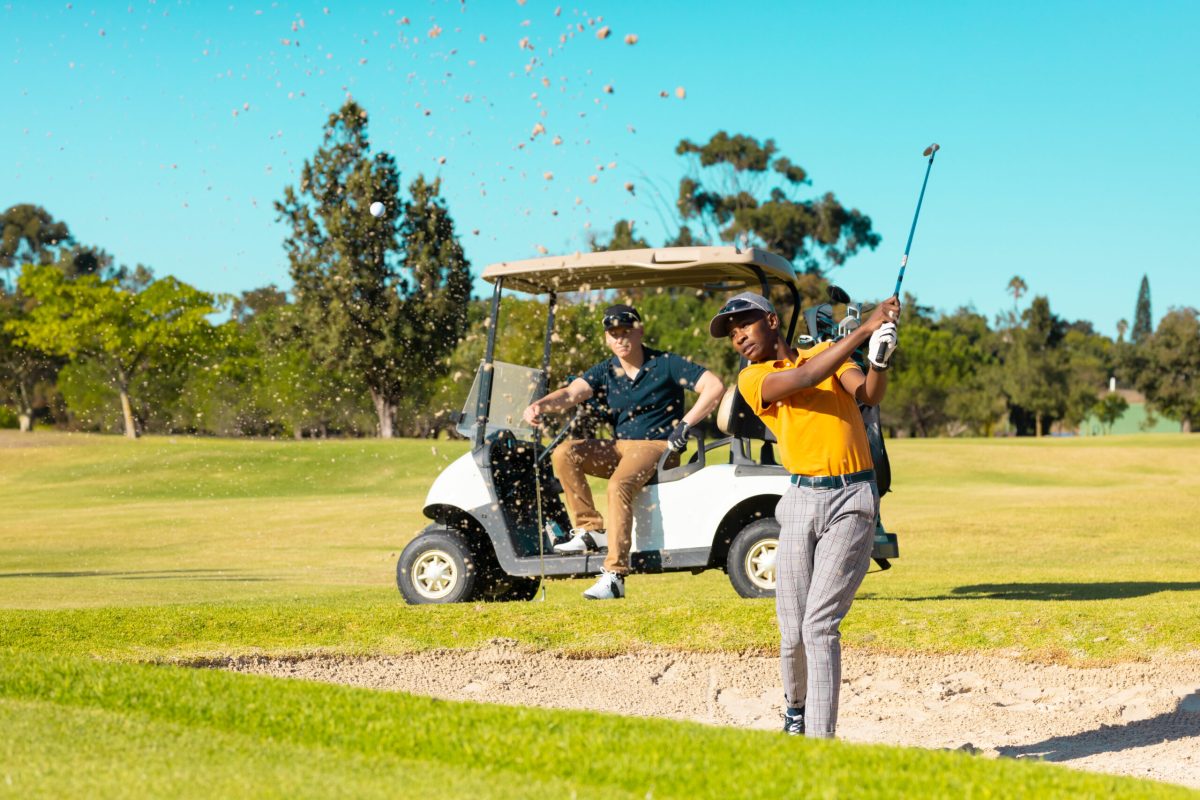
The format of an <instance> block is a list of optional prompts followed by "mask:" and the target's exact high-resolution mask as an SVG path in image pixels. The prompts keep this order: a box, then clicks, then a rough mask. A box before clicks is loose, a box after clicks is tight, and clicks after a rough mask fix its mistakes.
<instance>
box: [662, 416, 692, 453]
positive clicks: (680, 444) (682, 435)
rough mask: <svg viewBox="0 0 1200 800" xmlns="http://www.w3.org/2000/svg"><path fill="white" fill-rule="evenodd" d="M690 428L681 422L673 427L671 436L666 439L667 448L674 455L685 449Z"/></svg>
mask: <svg viewBox="0 0 1200 800" xmlns="http://www.w3.org/2000/svg"><path fill="white" fill-rule="evenodd" d="M691 428H692V426H691V425H688V424H687V423H686V422H681V423H679V424H678V425H676V426H675V430H673V431H671V435H670V436H668V437H667V447H669V448H671V450H672V451H674V452H676V453H682V452H683V451H684V450H686V449H687V444H688V431H689V430H691Z"/></svg>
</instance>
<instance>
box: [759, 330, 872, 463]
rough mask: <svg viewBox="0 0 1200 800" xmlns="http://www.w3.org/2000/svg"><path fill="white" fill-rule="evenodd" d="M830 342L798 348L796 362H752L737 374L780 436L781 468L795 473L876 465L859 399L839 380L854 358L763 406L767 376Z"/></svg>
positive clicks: (770, 425) (792, 364) (824, 347)
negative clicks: (807, 384)
mask: <svg viewBox="0 0 1200 800" xmlns="http://www.w3.org/2000/svg"><path fill="white" fill-rule="evenodd" d="M832 344H833V343H832V342H822V343H820V344H818V345H814V346H813V347H812V348H810V349H808V350H802V351H800V355H799V358H798V360H797V361H795V362H792V361H764V362H762V363H760V364H751V365H750V366H748V367H746V368H745V369H744V370H742V372H741V374H740V375H738V391H740V392H741V393H742V397H743V398H745V400H746V402H747V403H748V404H749V405H750V408H751V409H753V410H754V413H756V414H758V416H759V417H760V418H761V419H762V421H763V423H765V424H766V426H767V428H769V429H770V431H771V432H772V433H774V434H775V438H776V439H778V440H779V449H780V451H781V453H780V458H781V460H782V461H783V466H784V468H786V469H787V471H788V472H790V473H792V474H793V475H845V474H848V473H851V472H861V471H862V470H864V469H872V468H873V466H874V465H873V463H872V461H871V448H870V446H869V445H868V444H867V431H866V428H865V426H864V425H863V419H862V414H861V413H860V412H859V410H858V403H856V402H855V400H854V398H853V397H852V396H851V395H850V393H849V392H847V391H846V389H845V388H844V387H843V386H842V383H841V381H840V380H838V379H839V378H840V377H841V376H842V375H843V374H844V373H845V372H846V370H850V369H858V366H857V365H855V363H854V362H853V361H849V360H847V361H846V363H845V364H842V365H841V366H840V367H838V368H837V372H835V373H834V374H833V375H831V376H829V377H828V378H826V379H825V380H823V381H821V383H819V384H817V385H816V386H813V387H810V388H808V389H800V390H799V391H796V392H793V393H792V394H790V395H788V396H787V397H784V398H783V399H781V400H777V401H775V402H774V403H772V404H771V405H770V406H768V407H765V408H764V407H763V403H762V385H763V381H764V380H766V378H767V376H768V375H770V374H772V373H775V372H782V371H784V370H787V369H793V368H794V367H798V366H799V365H801V364H803V363H804V362H805V361H808V360H809V359H811V358H812V357H813V356H815V355H817V354H818V353H821V352H823V351H824V350H826V349H828V348H829V347H831V346H832Z"/></svg>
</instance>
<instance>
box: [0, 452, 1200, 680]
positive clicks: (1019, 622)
mask: <svg viewBox="0 0 1200 800" xmlns="http://www.w3.org/2000/svg"><path fill="white" fill-rule="evenodd" d="M891 449H892V460H893V466H894V469H895V473H896V480H895V491H894V493H893V494H891V495H889V496H888V497H887V498H885V500H884V506H883V511H884V521H885V523H886V524H887V526H888V527H889V529H892V530H895V531H898V532H899V533H900V536H901V556H902V557H901V558H900V559H899V560H898V561H897V562H895V566H894V568H893V569H892V570H891V571H889V572H886V573H882V574H872V575H869V576H868V577H867V579H866V582H865V583H864V585H863V588H862V590H861V592H860V594H859V599H858V601H857V602H856V603H855V606H854V608H853V609H852V611H851V613H850V616H849V617H848V619H847V621H846V624H845V627H844V631H845V640H846V642H847V644H848V645H850V646H857V647H867V648H872V649H878V650H917V651H924V652H964V651H985V652H1003V653H1008V654H1018V655H1022V656H1024V657H1027V658H1030V659H1038V660H1059V661H1069V662H1075V663H1098V662H1106V661H1116V660H1137V659H1142V658H1146V657H1148V656H1151V655H1154V654H1156V653H1164V654H1171V653H1182V652H1188V651H1190V650H1193V649H1194V648H1195V644H1194V643H1195V642H1196V641H1200V604H1198V603H1196V602H1195V600H1196V598H1197V591H1198V590H1200V580H1197V579H1196V577H1195V571H1194V565H1195V564H1196V563H1197V562H1198V561H1200V537H1196V536H1195V535H1194V533H1193V530H1192V529H1193V527H1194V520H1196V519H1197V518H1200V513H1198V512H1200V447H1197V446H1196V445H1195V440H1194V439H1191V438H1189V437H1185V436H1174V435H1158V436H1140V437H1107V438H1100V439H1086V440H1050V439H1046V440H1042V441H1031V440H993V441H982V440H926V441H921V440H902V441H895V442H893V443H892V444H891ZM464 451H465V445H464V444H463V443H460V442H444V441H442V442H429V441H395V442H380V441H331V442H303V443H295V442H261V441H258V442H256V441H227V440H226V441H221V440H200V439H187V438H180V439H167V438H162V439H155V438H150V439H145V440H141V441H138V442H126V441H124V440H119V439H116V438H101V437H91V436H65V435H55V434H37V435H35V436H33V437H21V436H20V435H19V434H17V433H16V432H7V431H6V432H2V433H0V456H2V457H3V460H4V464H5V468H4V469H3V470H0V508H3V509H4V510H5V513H4V517H3V521H2V523H0V646H5V645H7V646H14V647H21V648H28V649H39V650H53V651H55V652H67V653H80V654H102V655H106V656H113V657H131V658H166V659H171V658H178V657H193V656H204V655H212V654H217V653H226V652H247V651H262V652H273V653H296V652H309V651H313V650H318V649H320V650H326V651H335V652H360V653H361V652H386V653H399V652H406V651H411V650H415V649H422V648H426V647H472V646H476V645H479V644H481V643H484V642H486V641H488V640H489V639H491V638H494V637H496V636H505V637H510V638H514V639H517V640H518V641H519V642H521V643H522V644H524V645H525V646H527V647H531V648H545V649H556V650H563V651H570V652H577V653H612V652H623V651H630V650H637V649H641V648H646V647H656V648H669V649H683V650H726V651H738V652H741V651H752V652H764V653H765V652H770V651H772V650H773V649H774V647H775V642H776V640H775V635H776V634H775V628H774V619H773V608H772V605H771V604H770V603H769V602H762V601H758V602H751V601H746V600H741V599H740V598H738V597H737V596H736V595H735V594H734V593H733V591H732V589H731V588H730V586H729V584H728V582H727V580H726V579H725V577H724V575H723V574H722V573H720V572H715V573H706V574H704V575H700V576H692V575H688V574H682V575H662V576H638V577H635V578H633V579H631V580H630V582H629V589H630V597H629V599H628V601H626V602H625V603H623V604H621V605H620V608H619V609H612V608H609V607H606V606H605V607H600V608H597V607H594V606H585V605H584V603H583V601H582V600H581V599H580V598H579V591H580V590H581V589H582V588H583V587H584V583H583V582H581V581H566V582H563V581H556V582H551V583H550V584H549V588H548V601H549V602H547V603H545V604H541V603H526V604H517V605H513V604H507V605H483V604H469V605H463V606H453V607H438V608H409V607H407V606H404V605H402V604H401V603H400V601H399V598H398V595H397V593H396V591H395V588H394V583H393V576H394V567H395V557H396V554H397V553H398V552H399V550H400V549H401V548H402V547H403V545H404V543H405V542H406V541H408V539H409V538H410V537H411V536H412V535H413V534H414V533H415V532H416V531H418V530H419V529H420V528H421V527H422V526H423V525H424V524H425V522H426V520H424V519H423V517H422V515H421V513H420V507H421V505H422V501H423V498H424V493H425V491H426V489H427V487H428V484H429V482H430V481H431V480H432V477H433V476H434V475H435V474H436V472H437V471H438V470H439V469H441V468H442V467H443V466H444V465H445V464H446V463H448V462H449V460H451V459H452V458H454V457H456V456H457V455H458V454H460V453H461V452H464ZM585 608H586V609H587V610H586V611H585V610H584V609H585Z"/></svg>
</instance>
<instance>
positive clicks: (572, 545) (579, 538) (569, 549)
mask: <svg viewBox="0 0 1200 800" xmlns="http://www.w3.org/2000/svg"><path fill="white" fill-rule="evenodd" d="M607 546H608V537H607V536H605V535H604V532H603V531H587V530H584V529H583V528H571V538H570V539H567V540H566V541H565V542H563V543H562V544H556V545H554V552H556V553H594V552H596V551H597V550H599V549H600V548H601V547H607Z"/></svg>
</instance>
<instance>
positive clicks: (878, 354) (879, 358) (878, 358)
mask: <svg viewBox="0 0 1200 800" xmlns="http://www.w3.org/2000/svg"><path fill="white" fill-rule="evenodd" d="M885 353H887V345H886V344H881V345H879V349H878V350H876V351H875V358H874V359H873V362H874V363H876V364H882V363H883V356H884V354H885Z"/></svg>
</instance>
